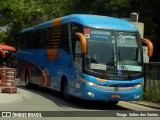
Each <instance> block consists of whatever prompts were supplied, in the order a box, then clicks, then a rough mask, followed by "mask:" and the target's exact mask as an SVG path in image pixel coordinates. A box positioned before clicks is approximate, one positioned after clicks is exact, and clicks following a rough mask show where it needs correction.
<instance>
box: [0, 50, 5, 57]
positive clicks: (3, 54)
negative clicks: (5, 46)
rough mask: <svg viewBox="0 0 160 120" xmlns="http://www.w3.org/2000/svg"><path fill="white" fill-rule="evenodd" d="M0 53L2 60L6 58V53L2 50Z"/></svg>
mask: <svg viewBox="0 0 160 120" xmlns="http://www.w3.org/2000/svg"><path fill="white" fill-rule="evenodd" d="M0 53H1V55H2V57H3V58H5V57H6V53H5V52H4V51H3V50H0Z"/></svg>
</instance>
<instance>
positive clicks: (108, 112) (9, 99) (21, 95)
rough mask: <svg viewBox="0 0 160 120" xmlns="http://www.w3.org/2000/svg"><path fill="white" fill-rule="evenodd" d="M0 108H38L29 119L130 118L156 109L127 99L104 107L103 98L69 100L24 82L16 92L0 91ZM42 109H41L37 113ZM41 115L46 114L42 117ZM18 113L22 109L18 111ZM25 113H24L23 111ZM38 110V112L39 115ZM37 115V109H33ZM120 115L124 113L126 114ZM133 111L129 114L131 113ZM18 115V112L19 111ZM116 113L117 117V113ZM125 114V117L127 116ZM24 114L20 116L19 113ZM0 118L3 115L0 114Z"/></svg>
mask: <svg viewBox="0 0 160 120" xmlns="http://www.w3.org/2000/svg"><path fill="white" fill-rule="evenodd" d="M0 111H1V112H4V111H9V112H10V111H12V112H13V111H15V112H16V111H17V112H20V113H21V112H23V113H25V111H26V112H28V111H29V112H40V114H42V115H41V116H42V118H29V119H37V120H40V119H47V120H48V119H52V120H53V118H52V117H54V118H56V120H59V119H60V120H61V119H63V120H73V119H77V120H81V119H87V120H90V119H91V120H93V119H95V120H103V119H104V120H106V119H113V120H114V119H116V120H120V119H134V118H135V117H137V115H139V116H140V113H141V112H142V113H144V115H147V116H149V115H148V114H147V113H149V114H151V113H155V114H156V112H157V111H158V110H157V109H152V108H148V107H144V106H140V105H136V104H132V103H129V102H119V103H118V104H117V105H116V106H115V107H112V108H111V107H108V106H107V105H106V103H105V102H98V101H84V100H79V99H74V101H72V102H71V103H68V102H66V101H64V100H63V98H62V97H61V96H60V95H59V93H57V92H54V91H50V90H48V89H45V88H32V89H28V88H26V87H25V86H22V85H21V86H18V93H16V94H6V93H0ZM45 111H48V112H45ZM41 112H42V113H41ZM43 113H44V115H48V116H47V117H44V116H43ZM21 114H22V113H21ZM25 114H27V115H28V113H25ZM40 114H39V115H40ZM158 114H159V116H158V117H153V116H152V115H153V114H152V115H151V116H152V117H153V118H154V119H159V117H160V113H158ZM37 115H38V113H37ZM126 115H127V117H125V118H124V116H126ZM132 115H133V116H132ZM13 116H14V117H15V118H12V120H13V119H16V120H18V119H22V118H17V117H16V114H15V115H13ZM20 116H21V115H20ZM61 116H62V117H61ZM117 116H119V117H117ZM128 116H129V117H128ZM23 117H24V116H23ZM0 119H4V118H2V117H0ZM8 119H9V118H8ZM23 119H28V118H23ZM138 119H141V120H143V119H145V120H147V119H151V117H138Z"/></svg>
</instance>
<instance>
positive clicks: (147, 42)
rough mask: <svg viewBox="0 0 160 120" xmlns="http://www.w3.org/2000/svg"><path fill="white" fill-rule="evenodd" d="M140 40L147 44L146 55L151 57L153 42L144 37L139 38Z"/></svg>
mask: <svg viewBox="0 0 160 120" xmlns="http://www.w3.org/2000/svg"><path fill="white" fill-rule="evenodd" d="M141 40H142V42H144V43H145V44H147V46H148V56H149V57H152V55H153V44H152V42H151V41H150V40H148V39H146V38H141Z"/></svg>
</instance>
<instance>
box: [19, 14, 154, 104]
mask: <svg viewBox="0 0 160 120" xmlns="http://www.w3.org/2000/svg"><path fill="white" fill-rule="evenodd" d="M145 40H146V39H145ZM146 42H147V43H148V45H149V44H150V42H149V40H146ZM149 50H150V48H149ZM149 53H151V51H149ZM18 70H19V74H20V79H21V80H25V83H26V85H27V86H30V85H31V84H36V85H39V86H43V87H47V88H50V89H53V90H55V91H59V92H60V93H62V95H63V96H64V99H65V100H70V98H71V97H72V96H74V97H78V98H81V99H85V100H101V101H108V102H109V103H110V104H112V105H116V104H117V103H118V101H137V100H140V99H141V97H142V87H143V76H142V71H143V57H142V44H141V38H140V35H139V31H138V29H137V27H136V26H135V25H134V24H132V23H130V22H128V21H125V20H122V19H118V18H113V17H106V16H98V15H85V14H72V15H68V16H64V17H60V18H56V19H53V20H50V21H47V22H44V23H41V24H38V25H36V26H33V27H30V28H26V29H23V30H22V31H21V33H20V41H19V49H18Z"/></svg>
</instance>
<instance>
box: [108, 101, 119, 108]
mask: <svg viewBox="0 0 160 120" xmlns="http://www.w3.org/2000/svg"><path fill="white" fill-rule="evenodd" d="M118 102H119V101H107V105H108V106H109V107H115V106H116V105H117V104H118Z"/></svg>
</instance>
